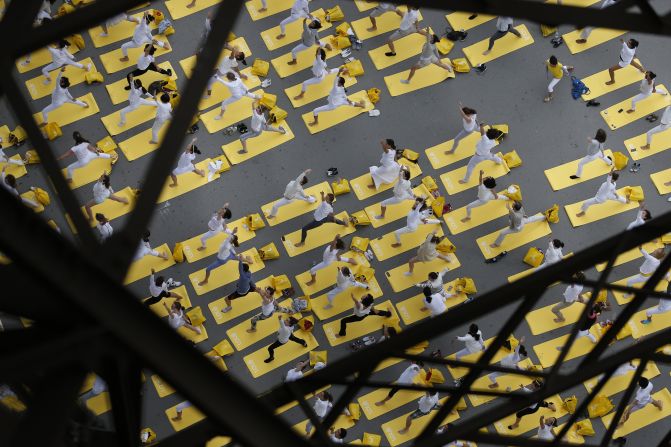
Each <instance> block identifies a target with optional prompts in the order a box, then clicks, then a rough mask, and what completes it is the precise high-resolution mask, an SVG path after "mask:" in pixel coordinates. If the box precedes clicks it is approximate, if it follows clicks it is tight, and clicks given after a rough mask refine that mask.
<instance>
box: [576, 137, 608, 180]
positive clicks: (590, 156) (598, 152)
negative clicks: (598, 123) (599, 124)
mask: <svg viewBox="0 0 671 447" xmlns="http://www.w3.org/2000/svg"><path fill="white" fill-rule="evenodd" d="M587 142H588V145H587V155H586V156H585V157H583V158H581V159H580V161H579V162H578V169H577V170H576V172H575V174H574V175H571V176H570V178H571V179H572V180H576V179H579V178H580V177H581V176H582V170H583V168H584V167H585V165H586V164H588V163H591V162H592V161H594V160H596V159H598V158H600V159H601V160H603V162H604V163H606V164H607V165H608V166H613V159H612V158H611V157H610V156H606V154H605V153H604V152H603V149H604V143H605V142H606V131H605V130H603V129H598V130H597V131H596V135H595V136H594V138H589V137H588V138H587Z"/></svg>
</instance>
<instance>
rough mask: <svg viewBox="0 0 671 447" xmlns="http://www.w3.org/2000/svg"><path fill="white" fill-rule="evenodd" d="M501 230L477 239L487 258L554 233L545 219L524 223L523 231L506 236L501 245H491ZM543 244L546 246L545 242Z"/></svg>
mask: <svg viewBox="0 0 671 447" xmlns="http://www.w3.org/2000/svg"><path fill="white" fill-rule="evenodd" d="M500 232H501V230H499V231H495V232H493V233H490V234H488V235H486V236H482V237H479V238H478V239H477V243H478V247H479V248H480V251H481V252H482V254H483V256H484V257H485V259H489V258H492V257H494V256H496V255H498V254H499V253H501V252H503V251H508V252H509V251H511V250H514V249H515V248H518V247H521V246H523V245H526V244H528V243H530V242H533V241H535V240H536V239H540V238H542V237H543V236H547V235H548V234H550V233H552V230H551V229H550V225H549V224H548V223H547V221H545V220H543V221H540V222H532V223H529V224H526V225H524V228H522V231H520V232H518V233H511V234H509V235H508V236H506V238H505V239H504V240H503V242H502V243H501V245H500V246H499V247H491V246H490V244H493V243H494V241H495V240H496V238H497V237H498V235H499V233H500ZM542 245H543V246H545V244H544V243H543V244H542Z"/></svg>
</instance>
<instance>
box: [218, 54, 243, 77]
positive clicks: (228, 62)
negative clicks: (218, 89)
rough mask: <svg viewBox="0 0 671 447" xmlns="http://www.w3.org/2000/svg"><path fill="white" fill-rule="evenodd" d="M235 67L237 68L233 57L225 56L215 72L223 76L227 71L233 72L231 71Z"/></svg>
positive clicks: (236, 62)
mask: <svg viewBox="0 0 671 447" xmlns="http://www.w3.org/2000/svg"><path fill="white" fill-rule="evenodd" d="M237 67H238V61H237V60H236V59H235V57H233V58H232V57H230V56H226V57H225V58H223V59H222V61H221V62H220V63H219V66H218V67H217V71H218V72H219V73H221V74H222V75H223V74H226V73H228V72H229V71H233V69H234V68H237Z"/></svg>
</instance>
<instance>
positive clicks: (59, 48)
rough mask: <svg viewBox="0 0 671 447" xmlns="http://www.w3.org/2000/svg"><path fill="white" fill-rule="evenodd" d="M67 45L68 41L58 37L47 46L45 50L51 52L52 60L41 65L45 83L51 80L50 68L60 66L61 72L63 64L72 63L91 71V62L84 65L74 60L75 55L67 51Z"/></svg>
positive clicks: (53, 68) (68, 44)
mask: <svg viewBox="0 0 671 447" xmlns="http://www.w3.org/2000/svg"><path fill="white" fill-rule="evenodd" d="M69 46H70V42H68V41H67V40H65V39H60V40H59V41H58V42H56V43H54V44H52V45H49V46H48V47H47V50H49V53H51V59H52V61H51V63H50V64H48V65H45V66H44V67H42V76H44V84H45V85H47V84H49V83H50V82H51V77H50V76H49V72H50V71H51V70H56V69H57V68H60V69H61V72H64V71H65V66H67V65H72V66H73V67H77V68H80V69H82V70H86V71H91V64H88V65H86V66H84V65H83V64H80V63H79V62H75V57H74V56H73V55H72V54H71V53H70V52H69V51H68V47H69ZM59 76H60V75H59ZM58 81H59V79H57V80H56V84H58Z"/></svg>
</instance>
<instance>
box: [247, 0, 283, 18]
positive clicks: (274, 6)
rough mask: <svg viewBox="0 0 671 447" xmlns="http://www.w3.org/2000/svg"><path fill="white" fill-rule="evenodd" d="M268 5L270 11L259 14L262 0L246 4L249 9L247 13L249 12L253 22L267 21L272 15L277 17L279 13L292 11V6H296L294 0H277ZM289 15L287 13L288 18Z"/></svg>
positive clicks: (253, 0) (252, 0) (251, 0)
mask: <svg viewBox="0 0 671 447" xmlns="http://www.w3.org/2000/svg"><path fill="white" fill-rule="evenodd" d="M267 3H268V9H267V10H266V11H263V12H259V9H261V6H262V5H261V0H250V1H247V2H245V6H246V7H247V12H249V15H250V17H251V18H252V20H254V21H256V20H260V19H265V18H266V17H270V16H272V15H275V14H277V13H279V12H282V11H287V10H289V9H291V6H292V5H293V4H294V1H293V0H277V1H272V0H271V1H269V2H267ZM288 15H289V13H287V16H288Z"/></svg>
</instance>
